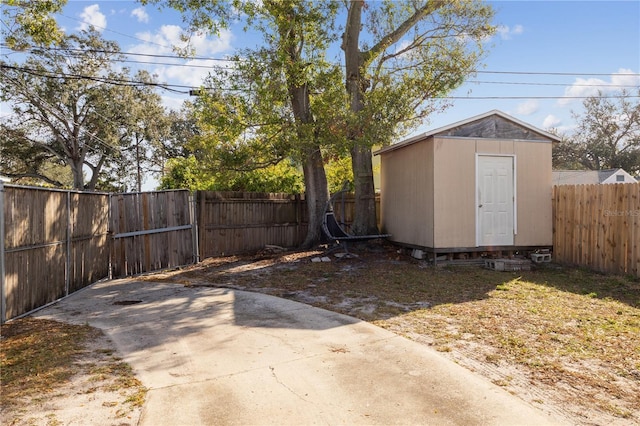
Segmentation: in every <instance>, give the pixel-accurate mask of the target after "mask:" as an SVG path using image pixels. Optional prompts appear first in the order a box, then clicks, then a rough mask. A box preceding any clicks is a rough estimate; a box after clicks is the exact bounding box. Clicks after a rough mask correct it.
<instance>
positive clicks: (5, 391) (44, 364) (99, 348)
mask: <svg viewBox="0 0 640 426" xmlns="http://www.w3.org/2000/svg"><path fill="white" fill-rule="evenodd" d="M112 348H113V344H112V343H111V341H109V340H108V339H107V337H106V336H105V335H104V334H103V333H102V332H101V331H100V330H98V329H96V328H93V327H90V326H88V325H72V324H65V323H61V322H57V321H52V320H45V319H33V318H24V319H19V320H15V321H11V322H9V323H7V324H3V326H2V338H1V340H0V367H1V368H0V377H1V379H2V380H1V386H0V390H1V392H2V408H1V410H0V423H1V424H3V425H49V426H54V425H63V424H65V425H66V424H78V425H80V424H100V425H118V426H125V425H135V424H137V422H138V419H139V417H140V411H141V407H142V404H143V402H144V396H145V393H146V390H145V389H144V387H143V386H142V384H141V383H140V381H138V380H137V379H136V378H135V377H134V375H133V372H132V371H131V369H130V367H129V366H128V365H127V364H126V363H124V362H123V361H122V360H121V359H120V358H119V357H118V356H117V354H116V353H115V351H114V349H112Z"/></svg>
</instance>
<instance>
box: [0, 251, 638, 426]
mask: <svg viewBox="0 0 640 426" xmlns="http://www.w3.org/2000/svg"><path fill="white" fill-rule="evenodd" d="M355 252H356V253H358V255H359V256H358V257H357V258H351V259H340V260H338V259H336V258H335V257H334V256H333V255H331V262H312V259H314V258H318V257H321V256H323V255H324V254H323V252H321V251H307V252H285V253H282V254H270V253H266V252H265V253H262V254H258V255H256V256H241V257H240V256H237V257H236V256H234V257H225V258H216V259H206V260H205V261H203V262H201V263H200V264H198V265H194V266H190V267H186V268H180V269H176V270H173V271H165V272H162V273H156V274H151V275H147V276H144V277H139V279H142V280H146V281H148V282H150V283H153V282H174V283H180V284H183V285H185V286H214V287H226V288H232V289H240V290H247V291H256V292H263V293H267V294H271V295H275V296H278V297H284V298H287V299H292V300H296V301H299V302H303V303H307V304H310V305H313V306H317V307H320V308H324V309H328V310H332V311H336V312H340V313H344V314H347V315H352V316H354V317H357V318H360V319H362V320H364V321H368V322H371V323H373V324H376V325H378V326H380V327H383V328H386V329H389V330H391V331H393V332H395V333H397V334H399V335H403V336H406V337H407V338H409V339H412V340H415V341H417V342H420V343H422V344H425V345H429V346H431V347H433V348H434V349H436V350H438V351H440V352H441V353H442V354H443V355H444V356H446V357H449V358H450V359H452V360H453V361H455V362H457V363H459V364H460V365H462V366H464V367H466V368H468V369H470V370H472V371H475V372H477V373H478V374H480V375H482V376H484V377H486V378H488V379H489V380H491V381H492V382H493V383H495V384H497V385H499V386H502V387H504V388H505V389H506V390H508V391H509V392H511V393H513V394H515V395H517V396H519V397H520V398H522V399H523V400H525V401H528V402H529V403H530V404H532V405H534V406H539V407H543V408H545V409H546V410H550V411H553V412H555V413H556V414H557V415H559V416H561V417H564V418H566V419H567V421H568V422H569V423H570V424H575V425H630V424H631V425H633V424H639V425H640V398H638V395H640V281H639V280H637V279H633V278H629V277H626V278H625V277H614V276H605V275H600V274H595V273H591V272H588V271H585V270H581V269H570V268H563V267H560V266H557V265H548V266H546V267H542V268H539V269H534V270H532V271H526V272H518V273H513V272H495V271H490V270H486V269H483V268H481V267H479V266H444V267H437V268H434V267H433V266H431V265H429V264H427V263H425V262H424V261H419V260H415V259H413V258H411V257H410V256H409V255H408V254H407V253H405V252H403V251H401V250H398V248H397V247H394V246H387V245H373V246H371V245H370V246H362V247H359V248H356V249H355ZM51 327H54V328H55V327H56V325H55V324H54V325H51ZM52 329H53V328H52ZM61 330H64V328H62V329H61ZM5 331H6V330H5V329H4V328H3V338H2V341H1V342H2V344H3V351H2V352H3V353H2V355H3V358H2V361H3V381H2V382H3V383H2V385H3V389H2V393H3V398H2V399H3V407H2V416H1V419H2V422H3V424H16V425H17V424H20V425H22V424H25V425H26V424H29V425H31V424H37V425H57V424H66V423H69V422H67V421H66V420H70V423H69V424H81V423H77V422H75V423H74V420H77V419H78V417H70V418H67V417H65V416H72V415H78V413H80V414H81V413H82V412H83V410H84V411H86V409H88V408H90V407H92V406H95V407H100V408H99V409H98V411H99V412H100V413H98V411H96V415H102V416H103V417H104V419H103V421H102V422H91V423H92V424H113V425H117V424H122V425H124V424H135V423H136V418H137V416H139V413H140V411H139V410H140V409H139V407H140V405H141V403H142V400H143V398H144V390H143V388H142V387H141V386H140V384H139V383H135V382H133V383H130V384H126V385H120V386H115V387H114V386H112V385H108V384H109V383H113V380H116V379H117V377H118V375H119V373H118V371H121V372H122V371H124V370H126V366H123V365H121V364H120V363H118V358H117V354H116V353H114V352H112V350H110V349H108V342H107V341H105V340H104V336H103V335H101V334H100V333H99V332H96V331H95V330H85V331H83V333H85V334H86V336H85V337H83V339H85V340H86V342H85V343H86V344H85V345H84V346H81V347H79V348H78V349H76V351H77V354H79V355H80V356H81V359H82V362H81V363H77V362H67V367H68V368H67V370H68V371H67V373H71V376H64V377H63V379H62V380H59V381H56V382H51V383H50V384H52V385H53V386H49V387H48V388H46V392H45V391H42V392H39V393H38V392H37V393H36V394H34V395H29V394H28V393H27V394H25V393H21V394H19V395H17V396H16V397H14V396H13V395H9V394H7V393H6V389H7V387H6V386H7V383H6V379H5V377H6V376H5V375H6V374H8V373H7V369H6V367H7V365H10V362H11V361H12V360H11V359H9V358H11V356H12V355H10V354H8V353H7V351H6V350H5V348H6V347H7V346H6V345H9V344H10V343H11V342H12V341H10V339H9V338H7V336H6V333H5ZM61 332H62V331H61ZM81 340H82V339H81ZM85 340H83V341H85ZM13 343H16V342H13ZM23 343H24V342H23ZM96 348H97V349H96ZM105 358H108V359H106V360H105ZM73 359H77V358H73ZM106 361H109V362H110V365H111V367H109V368H106V367H104V368H103V367H101V366H104V363H105V362H106ZM114 361H115V364H114ZM96 366H97V370H96ZM87 367H91V368H87ZM122 369H124V370H122ZM96 371H99V372H102V373H103V374H102V375H98V376H97V378H96ZM73 373H76V374H75V375H73ZM125 373H126V374H125ZM125 373H123V374H122V376H125V377H127V378H128V380H133V379H134V378H131V377H130V372H125ZM19 374H22V376H21V377H22V379H20V378H14V379H15V380H31V379H32V378H33V377H32V378H31V379H30V378H29V374H30V373H29V372H28V371H26V372H25V371H22V372H19ZM69 377H71V378H69ZM96 380H98V383H101V382H102V383H104V384H103V385H99V384H98V385H96V384H93V385H92V384H91V383H95V381H96ZM105 380H106V381H105ZM24 383H26V382H24ZM114 392H115V393H114ZM43 395H46V397H44V398H43ZM132 395H134V396H132ZM82 398H84V399H82ZM132 398H135V399H134V402H135V403H134V404H133V405H132V404H131V400H132ZM85 399H86V402H82V401H84V400H85ZM127 401H129V402H127ZM74 404H75V405H76V406H77V405H78V404H86V405H85V406H84V407H79V410H76V411H75V412H71V413H68V414H64V409H65V407H69V406H73V405H74ZM7 407H8V408H7ZM34 410H36V413H37V416H34V415H33V413H34ZM96 419H97V418H96Z"/></svg>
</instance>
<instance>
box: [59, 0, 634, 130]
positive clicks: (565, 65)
mask: <svg viewBox="0 0 640 426" xmlns="http://www.w3.org/2000/svg"><path fill="white" fill-rule="evenodd" d="M491 3H492V5H493V6H494V7H495V9H496V11H497V13H496V18H495V21H494V23H495V24H497V25H499V30H498V33H497V34H496V36H495V37H493V39H492V40H490V41H488V43H487V46H488V47H489V50H488V55H487V57H486V59H485V61H484V63H485V66H484V68H483V69H482V70H483V71H484V72H482V73H480V74H478V75H477V77H474V78H472V79H471V81H469V82H467V83H466V84H465V85H464V86H462V87H461V88H459V89H458V90H456V91H455V92H454V93H452V94H451V96H453V97H456V98H461V99H454V100H452V102H453V106H452V107H451V108H449V109H448V110H446V111H445V112H444V113H440V114H438V115H434V116H433V117H431V120H430V122H429V123H425V124H424V125H422V126H421V127H420V128H418V129H416V131H415V132H422V131H426V130H429V129H433V128H437V127H441V126H445V125H448V124H451V123H453V122H455V121H459V120H463V119H466V118H469V117H471V116H474V115H477V114H481V113H484V112H486V111H489V110H492V109H499V110H502V111H504V112H506V113H508V114H511V115H513V116H515V117H517V118H519V119H521V120H523V121H526V122H528V123H530V124H532V125H534V126H538V127H541V128H543V129H548V128H550V127H556V128H559V129H560V130H563V131H570V130H571V129H572V127H573V126H574V120H573V119H572V117H571V114H570V111H571V110H573V111H576V112H580V111H581V100H580V99H570V98H568V97H567V96H575V97H580V96H589V95H593V94H595V93H596V92H597V90H598V89H599V90H602V91H603V92H604V93H607V94H615V93H616V92H617V91H619V90H620V89H621V88H622V86H625V87H627V88H628V89H633V87H636V89H637V88H638V87H640V1H496V2H491ZM58 22H59V24H60V25H61V26H62V27H64V28H65V29H66V31H68V32H72V31H75V30H77V29H79V28H81V27H82V26H84V25H86V24H87V23H90V24H93V25H94V26H95V27H96V28H98V29H99V30H101V31H102V33H103V36H104V37H105V38H107V39H113V40H116V41H118V42H119V44H120V47H121V49H122V50H123V51H125V52H136V53H153V54H166V55H172V51H171V47H170V46H171V45H172V44H174V43H178V35H179V33H180V25H181V18H180V16H179V15H178V14H177V13H176V12H174V11H172V10H170V9H164V10H162V11H158V10H157V9H156V8H155V7H154V6H142V5H140V4H139V3H137V2H133V1H77V0H75V1H74V0H69V3H68V5H67V6H66V8H65V10H64V12H63V14H62V15H61V16H59V17H58ZM252 42H254V40H253V39H252V38H251V36H247V35H246V34H244V33H243V32H242V30H241V29H240V28H232V29H231V30H230V31H224V32H223V33H222V34H221V35H220V37H204V36H203V37H200V38H196V39H195V46H196V48H197V55H198V56H200V57H207V58H224V56H225V55H228V54H231V53H233V52H234V50H235V49H236V48H239V47H243V46H245V44H246V43H252ZM131 59H132V60H136V61H143V60H145V58H144V57H140V56H137V57H131ZM146 60H148V61H150V62H152V63H150V64H148V65H141V64H135V63H129V64H128V65H129V66H130V67H140V66H142V67H145V68H147V69H148V70H149V71H150V72H152V73H155V74H157V75H158V77H159V79H160V81H163V82H167V83H171V84H176V85H184V86H193V87H197V86H199V85H200V83H201V82H202V78H203V77H204V76H205V75H206V74H207V72H208V70H207V66H211V65H219V64H220V62H217V61H213V60H209V61H203V60H193V59H192V60H174V59H169V58H162V59H159V58H146ZM159 62H162V63H163V64H159ZM171 63H180V64H181V65H180V66H175V65H164V64H171ZM193 65H197V67H194V66H193ZM495 72H498V73H495ZM513 72H518V73H521V74H513ZM538 73H539V74H538ZM546 73H560V74H561V75H549V74H546ZM565 74H566V75H565ZM507 83H508V84H507ZM185 90H188V89H185ZM163 97H164V99H165V103H166V105H168V106H170V107H172V108H176V109H177V108H179V106H180V105H181V103H182V102H183V101H184V100H186V99H188V95H186V94H185V95H179V94H178V95H176V94H172V93H169V92H165V93H163ZM478 97H491V98H494V99H474V98H478ZM508 97H513V98H516V99H507V98H508ZM545 97H548V98H549V99H544V98H545Z"/></svg>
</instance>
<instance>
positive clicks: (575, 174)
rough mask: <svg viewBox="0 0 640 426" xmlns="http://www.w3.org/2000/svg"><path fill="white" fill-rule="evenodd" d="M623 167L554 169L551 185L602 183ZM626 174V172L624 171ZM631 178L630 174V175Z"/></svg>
mask: <svg viewBox="0 0 640 426" xmlns="http://www.w3.org/2000/svg"><path fill="white" fill-rule="evenodd" d="M619 171H623V172H624V170H623V169H606V170H554V171H553V178H552V183H553V185H592V184H598V183H602V182H604V181H605V180H607V179H608V178H609V177H611V176H612V175H614V174H616V173H618V172H619ZM625 174H626V172H625ZM630 177H631V178H633V177H632V176H630Z"/></svg>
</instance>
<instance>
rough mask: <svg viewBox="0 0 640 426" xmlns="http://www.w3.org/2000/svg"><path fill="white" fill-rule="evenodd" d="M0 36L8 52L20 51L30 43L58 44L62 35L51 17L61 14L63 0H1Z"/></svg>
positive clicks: (65, 0) (64, 2) (64, 1)
mask: <svg viewBox="0 0 640 426" xmlns="http://www.w3.org/2000/svg"><path fill="white" fill-rule="evenodd" d="M3 3H4V5H3V7H2V17H3V24H5V25H3V26H2V35H3V36H4V40H5V43H6V44H7V45H8V46H9V48H11V49H15V50H22V49H25V48H26V47H28V46H30V45H31V44H32V43H34V44H38V45H49V44H58V43H60V42H61V41H62V39H63V33H62V31H61V30H60V29H59V28H58V25H57V23H56V21H55V19H54V18H53V17H52V14H54V13H57V12H60V11H62V8H63V6H64V5H65V4H66V3H67V0H4V2H3Z"/></svg>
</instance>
